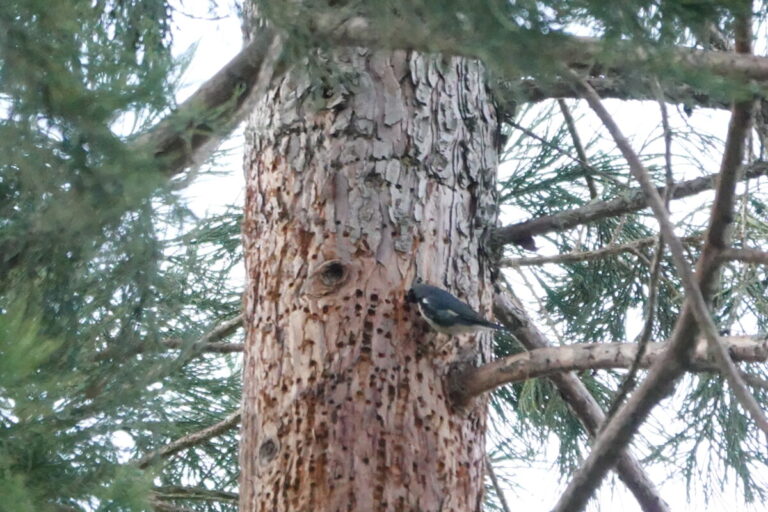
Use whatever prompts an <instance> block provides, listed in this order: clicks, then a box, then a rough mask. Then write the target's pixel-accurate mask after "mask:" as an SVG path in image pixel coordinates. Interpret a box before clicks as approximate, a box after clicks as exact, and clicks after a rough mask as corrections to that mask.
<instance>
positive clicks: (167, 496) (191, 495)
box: [152, 485, 240, 502]
mask: <svg viewBox="0 0 768 512" xmlns="http://www.w3.org/2000/svg"><path fill="white" fill-rule="evenodd" d="M152 493H153V494H154V495H155V496H156V497H157V499H160V500H173V499H184V500H211V501H235V502H236V501H238V500H239V499H240V495H239V494H237V493H236V492H229V491H217V490H215V489H206V488H205V487H182V486H179V485H164V486H161V487H155V488H154V489H152Z"/></svg>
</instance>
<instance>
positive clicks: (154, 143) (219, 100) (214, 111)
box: [132, 27, 282, 176]
mask: <svg viewBox="0 0 768 512" xmlns="http://www.w3.org/2000/svg"><path fill="white" fill-rule="evenodd" d="M281 49H282V45H281V39H280V37H278V36H277V35H276V34H275V32H274V31H273V30H271V29H270V28H268V27H262V28H261V29H260V30H259V32H258V33H257V34H256V36H255V38H254V39H253V41H251V42H250V43H249V44H248V45H247V46H245V47H244V48H243V49H242V50H241V51H240V53H238V54H237V55H236V56H235V57H234V58H233V59H232V60H230V61H229V63H227V64H226V65H225V66H224V67H223V68H221V70H219V71H218V72H217V73H216V74H215V75H214V76H213V77H211V78H210V79H208V80H207V81H206V82H205V83H204V84H203V85H202V86H200V88H198V89H197V91H195V93H194V94H192V96H190V97H189V99H187V100H186V101H185V102H184V103H182V104H181V105H179V107H178V108H177V109H176V110H175V111H173V112H171V114H170V115H168V116H167V117H166V118H165V119H163V120H162V121H160V122H159V123H157V124H156V125H155V126H154V127H152V128H151V129H149V130H148V131H147V132H145V133H143V134H142V135H140V136H139V137H137V138H136V139H135V140H134V141H133V142H132V145H133V146H134V148H136V150H137V151H142V152H144V153H147V154H150V155H153V156H154V157H155V158H157V159H158V160H159V161H160V162H161V165H162V168H163V171H164V172H165V174H167V175H168V176H173V175H175V174H178V173H180V172H181V171H183V170H184V169H185V168H186V167H188V166H190V165H200V164H201V163H202V162H203V161H204V160H205V158H207V157H208V155H209V154H210V152H212V151H213V150H215V148H216V147H218V145H219V144H220V143H221V141H222V140H223V139H224V138H225V137H226V136H227V135H229V133H231V132H232V130H234V129H235V128H236V127H237V125H238V124H240V121H241V120H242V117H243V115H244V114H245V113H246V112H247V111H248V110H249V109H248V108H247V105H248V104H249V98H253V97H258V95H259V94H260V93H259V90H261V89H263V88H264V87H266V86H267V85H268V82H269V80H271V78H272V75H273V71H279V70H278V69H276V68H275V66H276V64H277V60H278V58H279V55H280V53H281Z"/></svg>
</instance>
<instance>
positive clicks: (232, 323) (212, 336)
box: [163, 313, 243, 354]
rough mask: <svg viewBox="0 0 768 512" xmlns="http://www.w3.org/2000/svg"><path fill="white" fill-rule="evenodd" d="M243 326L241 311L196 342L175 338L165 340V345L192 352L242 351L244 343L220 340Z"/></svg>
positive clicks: (226, 352) (222, 352)
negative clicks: (186, 341)
mask: <svg viewBox="0 0 768 512" xmlns="http://www.w3.org/2000/svg"><path fill="white" fill-rule="evenodd" d="M242 326H243V314H242V313H241V314H239V315H237V316H236V317H234V318H230V319H229V320H225V321H224V322H222V323H220V324H219V325H217V326H216V327H214V328H213V329H211V330H210V331H209V332H208V333H206V334H205V335H204V336H203V337H201V338H200V339H199V340H197V341H195V342H194V343H185V342H184V340H179V339H175V338H174V339H167V340H163V345H165V346H166V347H168V348H180V349H185V348H186V349H188V350H189V351H190V352H192V353H200V352H216V353H219V354H229V353H231V352H242V351H243V344H242V343H221V342H220V340H222V339H224V338H226V337H228V336H230V335H232V334H233V333H234V332H235V331H237V330H238V329H240V328H241V327H242Z"/></svg>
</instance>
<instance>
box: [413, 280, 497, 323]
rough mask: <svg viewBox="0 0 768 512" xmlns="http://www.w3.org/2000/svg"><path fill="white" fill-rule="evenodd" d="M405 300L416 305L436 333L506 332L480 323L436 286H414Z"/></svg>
mask: <svg viewBox="0 0 768 512" xmlns="http://www.w3.org/2000/svg"><path fill="white" fill-rule="evenodd" d="M405 298H406V300H407V301H408V302H410V303H415V304H417V305H418V307H419V313H421V316H422V317H423V318H424V320H426V321H427V323H428V324H429V325H430V326H431V327H432V328H433V329H434V330H436V331H437V332H441V333H444V334H463V333H469V332H475V331H479V330H482V329H497V330H501V331H505V330H506V329H505V328H504V327H502V326H501V325H499V324H495V323H493V322H489V321H488V320H486V319H484V318H483V317H482V316H480V314H479V313H477V312H475V310H474V309H472V308H471V307H470V306H469V304H466V303H464V302H462V301H460V300H459V299H458V298H456V297H455V296H453V295H452V294H450V293H448V292H447V291H445V290H442V289H440V288H438V287H437V286H432V285H429V284H414V285H413V287H411V289H410V290H408V294H407V295H406V297H405Z"/></svg>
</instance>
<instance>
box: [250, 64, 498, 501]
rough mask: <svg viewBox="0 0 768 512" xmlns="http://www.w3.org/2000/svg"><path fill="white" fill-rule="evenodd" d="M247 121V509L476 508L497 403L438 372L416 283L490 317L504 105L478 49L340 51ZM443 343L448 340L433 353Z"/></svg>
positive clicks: (448, 351)
mask: <svg viewBox="0 0 768 512" xmlns="http://www.w3.org/2000/svg"><path fill="white" fill-rule="evenodd" d="M326 64H328V67H329V68H332V69H335V71H336V73H334V74H333V75H332V77H335V78H332V77H331V76H327V77H325V79H321V78H318V77H317V73H315V74H313V78H311V79H310V78H309V76H308V75H309V73H308V72H307V71H306V67H307V66H297V67H296V68H295V69H293V70H292V71H291V72H289V73H288V74H287V75H285V76H283V77H281V78H280V79H279V80H277V81H276V82H275V86H274V88H273V89H271V90H270V91H269V93H268V94H267V95H266V96H265V99H264V100H262V101H261V103H260V104H259V105H257V106H256V108H255V110H254V112H253V113H252V115H251V116H250V119H249V128H248V131H247V145H248V147H247V149H246V159H245V167H246V173H247V193H246V194H247V195H246V215H245V223H244V227H243V237H244V247H245V261H246V268H247V292H246V296H245V306H244V307H245V319H246V320H245V325H246V329H247V338H246V346H245V348H246V350H245V368H244V383H243V385H244V392H243V426H242V441H241V454H240V463H241V471H242V474H241V486H240V488H241V502H240V510H241V511H242V512H250V511H263V512H273V511H289V510H295V511H337V510H345V511H360V512H371V511H374V510H376V511H378V510H381V511H384V510H398V511H403V510H414V511H415V510H418V511H423V512H427V511H438V510H439V511H443V512H447V511H461V512H467V511H479V510H480V508H481V502H482V494H483V476H484V457H485V446H484V443H485V438H484V433H485V424H486V402H485V400H483V399H480V400H476V401H473V402H472V403H470V404H469V405H468V406H467V407H465V408H463V409H462V410H455V409H454V408H452V407H451V405H450V403H449V400H448V396H447V395H448V394H447V392H446V390H445V389H444V376H445V373H446V372H447V371H448V367H449V363H450V361H451V360H452V359H454V358H456V356H457V354H459V353H464V354H468V353H470V351H469V350H468V347H471V346H473V344H476V343H477V342H478V340H479V341H480V343H479V346H480V347H481V348H480V350H479V352H480V353H481V357H483V358H487V356H488V350H489V346H490V345H489V342H490V339H489V338H488V337H487V336H488V335H483V336H477V337H472V336H466V335H465V336H462V337H460V338H457V339H456V340H455V341H454V342H453V343H446V342H447V341H448V338H446V337H445V335H437V334H436V333H434V332H431V331H429V330H428V329H427V327H426V324H425V322H424V321H423V320H422V319H421V318H419V317H418V314H417V312H416V311H415V309H414V308H409V307H408V305H407V304H406V303H405V300H404V296H405V293H406V291H407V290H408V288H409V287H410V285H411V283H412V281H413V280H414V279H415V278H417V277H419V278H421V279H423V280H424V281H425V282H428V283H431V284H435V285H438V286H441V287H444V288H447V289H450V290H451V291H453V292H454V293H455V294H456V295H458V296H459V297H461V298H462V299H464V300H466V301H468V302H470V303H471V304H472V305H473V306H475V307H476V308H477V309H478V310H479V311H480V312H481V313H482V314H484V315H485V316H486V317H490V310H491V294H492V290H491V287H490V284H489V279H490V277H489V267H488V261H487V260H488V256H487V255H486V252H485V247H486V246H487V240H488V233H489V228H490V227H491V226H492V225H493V223H494V222H495V216H496V203H495V195H494V194H495V192H494V187H495V179H496V164H497V150H496V146H495V137H496V132H497V122H496V118H495V111H494V109H493V108H492V106H491V102H490V98H489V96H488V93H487V91H486V88H485V85H484V71H483V69H482V67H481V65H480V64H479V63H477V62H475V61H470V60H466V59H460V58H439V57H423V56H420V55H417V54H413V53H408V52H403V51H397V52H386V53H384V52H371V51H368V50H362V49H347V50H344V51H338V52H336V53H334V55H333V57H332V58H331V59H329V61H328V62H327V63H326ZM443 344H445V345H444V347H443V348H441V349H440V350H438V348H437V347H440V346H441V345H443Z"/></svg>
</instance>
